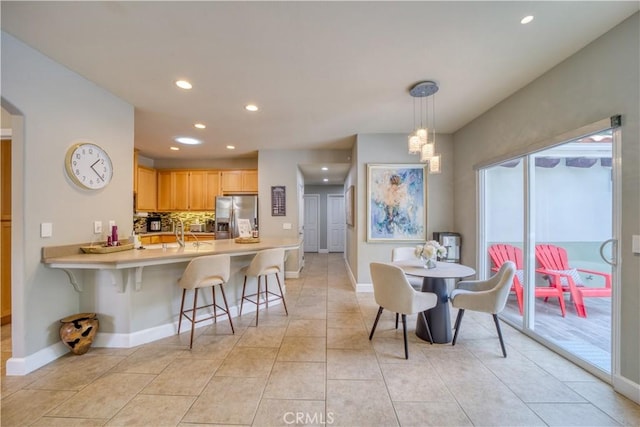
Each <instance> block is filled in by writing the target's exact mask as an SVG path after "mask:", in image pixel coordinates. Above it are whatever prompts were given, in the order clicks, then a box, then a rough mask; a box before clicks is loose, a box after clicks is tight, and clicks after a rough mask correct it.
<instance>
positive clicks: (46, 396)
mask: <svg viewBox="0 0 640 427" xmlns="http://www.w3.org/2000/svg"><path fill="white" fill-rule="evenodd" d="M76 395H77V394H76V392H73V391H56V390H19V391H17V392H15V393H13V394H12V395H11V396H9V397H7V398H6V399H2V406H1V407H2V410H1V411H0V413H1V414H2V425H3V426H26V425H30V424H31V423H33V422H36V421H37V420H38V419H39V418H40V417H42V416H43V415H45V414H46V413H48V412H49V411H51V410H52V409H53V408H55V407H57V406H58V405H60V404H62V403H63V402H65V401H67V400H68V399H72V398H74V397H75V396H76Z"/></svg>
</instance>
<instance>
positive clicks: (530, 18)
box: [520, 15, 533, 24]
mask: <svg viewBox="0 0 640 427" xmlns="http://www.w3.org/2000/svg"><path fill="white" fill-rule="evenodd" d="M531 21H533V15H527V16H525V17H524V18H522V19H521V20H520V23H521V24H528V23H529V22H531Z"/></svg>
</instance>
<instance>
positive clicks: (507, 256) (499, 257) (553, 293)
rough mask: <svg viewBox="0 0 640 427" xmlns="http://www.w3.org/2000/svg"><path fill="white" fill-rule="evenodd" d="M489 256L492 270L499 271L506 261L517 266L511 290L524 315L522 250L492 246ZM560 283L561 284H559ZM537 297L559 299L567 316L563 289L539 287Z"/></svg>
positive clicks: (505, 246)
mask: <svg viewBox="0 0 640 427" xmlns="http://www.w3.org/2000/svg"><path fill="white" fill-rule="evenodd" d="M489 256H490V257H491V261H492V262H493V267H492V268H491V270H493V271H498V270H499V269H500V266H501V265H502V264H503V263H504V262H506V261H513V262H514V263H515V264H516V275H515V276H514V277H513V286H512V287H511V290H512V291H514V292H515V293H516V298H517V300H518V308H519V309H520V314H521V315H522V313H523V309H524V301H523V297H524V288H523V287H522V282H521V280H522V279H521V278H522V273H521V272H522V270H523V269H524V267H523V263H522V250H521V249H520V248H517V247H515V246H511V245H503V244H498V245H491V246H490V247H489ZM558 283H559V282H558ZM534 293H535V296H536V298H544V299H545V301H547V298H549V297H555V298H558V303H559V304H560V312H561V313H562V317H564V316H565V314H566V309H565V305H564V294H563V293H562V288H561V287H559V286H555V285H553V286H549V287H538V286H536V288H535V291H534Z"/></svg>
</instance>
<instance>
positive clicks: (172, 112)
mask: <svg viewBox="0 0 640 427" xmlns="http://www.w3.org/2000/svg"><path fill="white" fill-rule="evenodd" d="M637 10H639V2H638V1H622V2H612V1H603V2H594V1H569V2H559V1H550V2H535V1H531V2H527V1H513V2H507V1H498V2H478V1H471V2H435V1H427V2H419V1H415V2H365V1H358V2H306V1H304V2H266V1H261V2H241V1H238V2H204V1H201V2H177V1H175V2H115V1H110V2H56V1H45V2H27V1H18V2H11V1H4V0H3V1H2V2H1V13H2V30H3V31H6V32H8V33H10V34H12V35H14V36H15V37H17V38H18V39H21V40H22V41H24V42H25V43H27V44H29V45H31V46H32V47H34V48H36V49H38V50H39V51H41V52H43V53H44V54H46V55H48V56H49V57H51V58H53V59H54V60H56V61H57V62H59V63H61V64H64V65H65V66H67V67H68V68H70V69H72V70H74V71H76V72H78V73H79V74H81V75H83V76H85V77H86V78H87V79H89V80H91V81H93V82H95V83H96V84H98V85H99V86H102V87H104V88H106V89H107V90H109V91H110V92H112V93H114V94H115V95H117V96H118V97H120V98H122V99H124V100H125V101H127V102H129V103H130V104H132V105H134V106H135V146H136V148H138V149H140V151H141V153H142V154H143V155H145V156H147V157H150V158H154V159H160V158H177V159H207V158H211V159H214V158H216V159H219V158H231V157H253V156H256V154H257V150H259V149H267V148H268V149H349V148H351V146H352V144H353V141H354V137H355V135H356V134H358V133H397V132H400V133H409V132H411V130H412V127H413V98H411V96H410V95H409V94H408V89H409V88H410V87H411V86H412V85H413V84H415V83H417V82H419V81H422V80H433V81H435V82H437V83H438V85H439V86H440V91H439V92H438V93H437V95H436V129H437V131H438V132H439V133H451V132H454V131H456V130H457V129H459V128H460V127H462V126H464V125H465V124H466V123H468V122H469V121H471V120H472V119H474V118H475V117H477V116H478V115H480V114H482V113H483V112H485V111H486V110H487V109H489V108H490V107H492V106H493V105H495V104H496V103H498V102H500V101H501V100H503V99H504V98H506V97H508V96H509V95H510V94H512V93H514V92H515V91H517V90H518V89H520V88H522V87H523V86H525V85H526V84H527V83H529V82H531V81H532V80H534V79H535V78H537V77H538V76H540V75H541V74H543V73H545V72H546V71H547V70H549V69H550V68H552V67H553V66H555V65H556V64H558V63H559V62H561V61H562V60H563V59H565V58H567V57H568V56H570V55H572V54H573V53H575V52H576V51H578V50H579V49H580V48H582V47H584V46H585V45H587V44H588V43H590V42H591V41H593V40H594V39H596V38H597V37H599V36H600V35H602V34H604V33H605V32H607V31H608V30H609V29H611V28H612V27H614V26H615V25H617V24H618V23H620V22H621V21H623V20H624V19H625V18H626V17H628V16H630V15H632V14H633V13H634V12H636V11H637ZM529 14H532V15H534V16H535V19H534V21H533V22H532V23H530V24H528V25H522V24H520V22H519V21H520V19H521V18H522V17H523V16H525V15H529ZM177 79H188V80H189V81H191V82H192V84H193V89H192V90H191V91H183V90H180V89H177V88H176V87H175V86H174V81H175V80H177ZM248 103H255V104H257V105H258V106H259V107H260V108H261V109H260V111H259V112H257V113H248V112H246V111H245V110H244V108H243V107H244V105H246V104H248ZM195 122H202V123H205V124H206V125H207V128H206V129H205V130H197V129H195V128H193V124H194V123H195ZM176 136H192V137H196V138H199V139H201V140H202V141H203V144H202V145H199V146H188V147H187V146H184V147H182V148H181V150H180V151H178V152H174V151H169V146H172V145H176V143H175V142H174V141H173V138H174V137H176ZM228 144H232V145H235V146H236V147H237V149H236V150H235V151H233V152H230V151H228V150H227V149H226V148H225V146H226V145H228ZM315 166H317V165H307V168H308V169H305V171H304V173H305V175H306V176H307V178H308V179H307V181H306V182H307V183H313V182H316V181H317V178H318V177H317V176H315V175H314V176H311V175H310V171H311V170H312V169H313V170H317V168H316V167H315ZM342 166H343V169H342V171H341V172H340V173H342V178H343V177H344V171H345V170H346V169H345V165H342ZM340 178H341V177H338V178H336V179H338V180H340Z"/></svg>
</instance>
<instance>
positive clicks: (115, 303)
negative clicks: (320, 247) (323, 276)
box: [42, 237, 301, 348]
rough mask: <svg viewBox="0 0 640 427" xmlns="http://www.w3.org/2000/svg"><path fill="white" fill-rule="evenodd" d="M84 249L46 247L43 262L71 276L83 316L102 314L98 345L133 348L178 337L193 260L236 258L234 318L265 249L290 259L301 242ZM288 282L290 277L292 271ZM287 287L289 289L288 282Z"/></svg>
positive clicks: (230, 290) (229, 287)
mask: <svg viewBox="0 0 640 427" xmlns="http://www.w3.org/2000/svg"><path fill="white" fill-rule="evenodd" d="M196 243H197V244H196ZM82 246H85V245H79V244H77V245H68V246H57V247H44V248H42V263H44V264H45V265H46V266H47V267H49V268H51V269H55V270H59V271H61V272H64V273H65V274H66V275H67V276H68V278H69V282H70V283H71V285H72V286H73V287H74V289H75V290H76V291H77V292H78V296H79V307H78V311H79V312H91V313H96V314H97V316H98V318H99V320H100V331H99V332H98V335H97V337H96V340H95V345H96V346H99V347H126V348H128V347H132V346H135V345H140V344H143V343H146V342H150V341H154V340H157V339H160V338H164V337H167V336H171V335H174V334H175V333H176V330H177V327H176V325H177V320H178V313H179V312H180V309H179V307H180V297H181V289H180V288H178V286H177V281H178V279H179V278H180V277H181V275H182V273H183V272H184V269H185V268H186V266H187V264H188V263H189V261H191V260H192V259H194V258H196V257H199V256H204V255H215V254H229V255H230V256H231V277H230V278H229V281H228V282H227V284H226V285H225V292H226V294H227V298H228V300H229V301H228V302H229V307H230V310H231V312H232V316H234V315H235V313H237V308H238V307H239V303H240V297H241V291H242V284H243V281H244V274H243V273H242V268H243V267H246V266H247V265H249V263H250V262H251V260H252V259H253V256H254V255H255V254H256V253H257V252H258V251H261V250H264V249H271V248H283V249H285V257H286V256H287V255H288V254H290V253H292V252H296V253H297V251H298V250H299V249H300V246H301V240H300V239H297V238H262V237H261V238H260V241H259V242H256V243H236V242H235V241H234V240H233V239H228V240H211V241H199V242H186V243H185V246H179V245H178V244H177V243H169V244H164V245H163V244H158V245H147V246H146V247H145V248H144V249H131V250H125V251H120V252H112V253H100V254H95V253H82V251H81V249H80V248H81V247H82ZM292 273H296V272H292ZM285 277H289V276H288V272H285ZM294 277H295V276H294ZM282 279H284V278H281V280H282ZM284 284H285V286H284V287H285V288H286V281H285V282H284ZM247 286H248V289H249V290H251V289H252V288H257V284H256V283H252V282H251V281H249V282H247ZM203 303H204V301H203ZM245 311H248V313H247V314H250V310H244V311H243V315H244V312H245ZM204 324H205V322H203V326H204Z"/></svg>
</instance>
